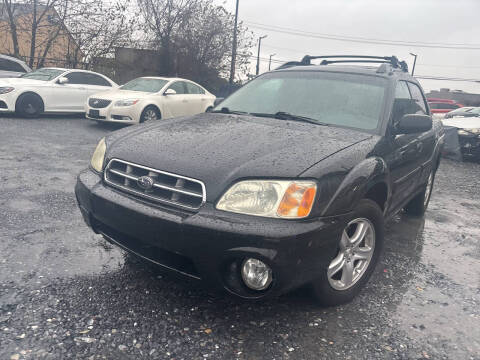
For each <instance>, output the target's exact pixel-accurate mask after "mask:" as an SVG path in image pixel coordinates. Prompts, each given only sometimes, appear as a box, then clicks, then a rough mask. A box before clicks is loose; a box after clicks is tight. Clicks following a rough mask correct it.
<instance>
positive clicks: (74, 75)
mask: <svg viewBox="0 0 480 360" xmlns="http://www.w3.org/2000/svg"><path fill="white" fill-rule="evenodd" d="M85 75H87V73H83V72H71V73H68V74H67V75H65V77H66V78H67V79H68V83H69V84H81V85H86V84H88V79H87V76H85Z"/></svg>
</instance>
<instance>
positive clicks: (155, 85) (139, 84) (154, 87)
mask: <svg viewBox="0 0 480 360" xmlns="http://www.w3.org/2000/svg"><path fill="white" fill-rule="evenodd" d="M167 82H168V81H167V80H162V79H152V78H136V79H133V80H130V81H129V82H127V83H126V84H125V85H122V86H120V89H121V90H129V91H144V92H150V93H156V92H159V91H160V90H162V88H163V87H164V86H165V85H167Z"/></svg>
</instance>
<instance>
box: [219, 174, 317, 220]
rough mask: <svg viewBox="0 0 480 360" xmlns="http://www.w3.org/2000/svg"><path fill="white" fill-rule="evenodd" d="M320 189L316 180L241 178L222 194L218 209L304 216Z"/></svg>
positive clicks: (275, 215)
mask: <svg viewBox="0 0 480 360" xmlns="http://www.w3.org/2000/svg"><path fill="white" fill-rule="evenodd" d="M316 192H317V184H316V183H315V182H314V181H304V180H301V181H300V180H298V181H297V180H295V181H290V180H246V181H240V182H238V183H236V184H234V185H233V186H232V187H231V188H230V189H228V191H227V192H226V193H225V194H224V195H223V196H222V198H221V199H220V201H218V203H217V209H219V210H224V211H230V212H235V213H240V214H247V215H256V216H265V217H280V218H290V219H294V218H295V219H298V218H304V217H307V216H308V215H309V214H310V211H311V210H312V206H313V202H314V201H315V194H316Z"/></svg>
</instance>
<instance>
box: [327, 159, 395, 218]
mask: <svg viewBox="0 0 480 360" xmlns="http://www.w3.org/2000/svg"><path fill="white" fill-rule="evenodd" d="M389 178H390V175H389V171H388V167H387V165H386V163H385V161H384V160H383V159H382V158H380V157H372V158H368V159H365V160H364V161H362V162H361V163H359V164H357V165H356V166H355V167H354V168H353V169H351V170H350V172H349V173H348V174H347V175H346V176H345V177H344V179H343V180H342V182H341V183H340V185H339V186H338V188H337V190H336V191H335V193H334V195H333V196H332V197H331V199H330V201H329V203H328V204H327V206H326V207H325V209H324V211H322V215H323V216H330V215H336V214H344V213H348V212H350V211H352V210H353V209H354V208H355V207H356V206H357V204H358V203H359V202H360V201H361V200H362V199H370V200H372V201H374V202H376V203H377V204H378V205H379V206H380V208H381V209H382V211H383V212H384V213H385V210H386V209H387V208H388V202H389V200H390V195H391V186H390V185H389V184H390V181H389Z"/></svg>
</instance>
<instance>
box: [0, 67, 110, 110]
mask: <svg viewBox="0 0 480 360" xmlns="http://www.w3.org/2000/svg"><path fill="white" fill-rule="evenodd" d="M117 86H118V85H117V84H115V83H114V82H113V81H112V80H110V79H109V78H107V77H106V76H104V75H102V74H97V73H95V72H92V71H87V70H77V69H75V70H69V69H61V68H42V69H38V70H35V71H32V72H29V73H26V74H23V75H22V76H20V77H19V78H10V79H7V78H5V79H0V112H16V113H17V114H18V115H20V116H24V117H36V116H38V115H40V114H41V113H43V112H61V113H82V112H84V111H85V108H84V104H85V101H86V100H87V98H88V96H90V95H92V94H94V93H98V92H99V91H106V90H110V89H112V88H116V87H117Z"/></svg>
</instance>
